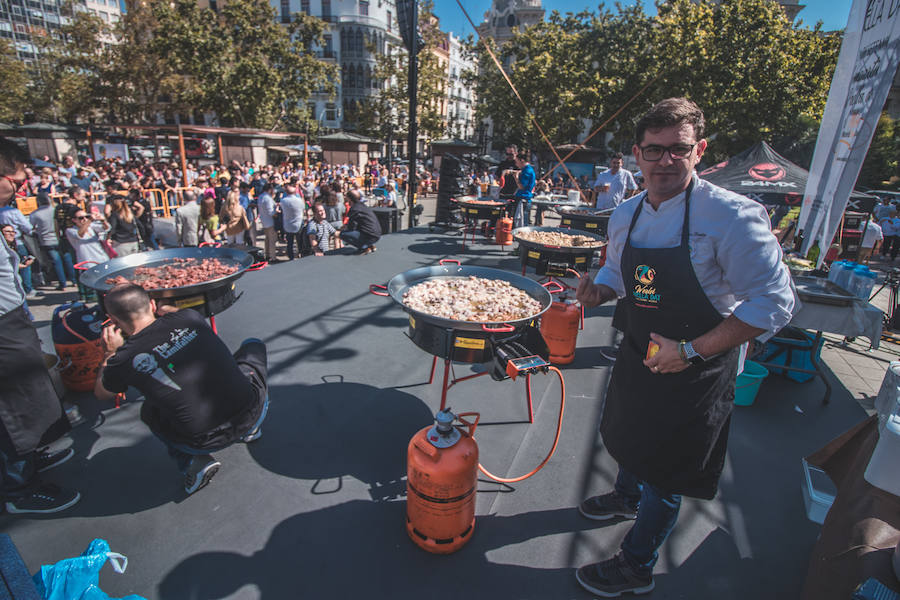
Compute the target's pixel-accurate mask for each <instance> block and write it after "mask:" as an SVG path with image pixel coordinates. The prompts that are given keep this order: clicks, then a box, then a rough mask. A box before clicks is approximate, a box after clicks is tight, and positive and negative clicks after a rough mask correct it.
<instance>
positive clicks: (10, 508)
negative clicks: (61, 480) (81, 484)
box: [6, 483, 81, 515]
mask: <svg viewBox="0 0 900 600" xmlns="http://www.w3.org/2000/svg"><path fill="white" fill-rule="evenodd" d="M79 500H81V494H79V493H78V492H74V491H70V490H64V489H62V488H60V487H59V486H58V485H54V484H52V483H44V484H41V485H40V486H38V487H37V488H35V489H33V490H31V491H30V492H26V493H25V495H23V496H21V497H19V498H12V499H8V500H7V501H6V512H8V513H10V514H14V515H26V514H49V513H55V512H59V511H61V510H66V509H67V508H69V507H70V506H74V505H75V504H77V503H78V501H79Z"/></svg>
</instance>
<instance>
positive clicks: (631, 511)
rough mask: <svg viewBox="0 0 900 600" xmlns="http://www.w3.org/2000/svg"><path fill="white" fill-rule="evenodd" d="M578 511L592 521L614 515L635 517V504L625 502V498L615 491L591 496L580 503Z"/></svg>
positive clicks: (626, 517) (609, 517)
mask: <svg viewBox="0 0 900 600" xmlns="http://www.w3.org/2000/svg"><path fill="white" fill-rule="evenodd" d="M578 511H579V512H580V513H581V514H582V515H584V516H585V517H587V518H588V519H592V520H594V521H605V520H607V519H612V518H614V517H622V518H625V519H636V518H637V506H636V505H635V506H632V505H631V504H629V503H628V502H626V501H625V498H623V497H622V496H620V495H619V493H618V492H615V491H613V492H610V493H608V494H603V495H602V496H591V497H590V498H588V499H587V500H585V501H584V502H582V503H581V505H580V506H579V507H578Z"/></svg>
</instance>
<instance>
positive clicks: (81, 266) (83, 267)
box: [72, 260, 100, 271]
mask: <svg viewBox="0 0 900 600" xmlns="http://www.w3.org/2000/svg"><path fill="white" fill-rule="evenodd" d="M99 264H100V263H98V262H97V261H96V260H83V261H81V262H80V263H78V264H76V265H72V267H73V268H75V269H78V270H79V271H87V270H88V269H90V267H88V266H86V265H99Z"/></svg>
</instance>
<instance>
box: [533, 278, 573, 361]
mask: <svg viewBox="0 0 900 600" xmlns="http://www.w3.org/2000/svg"><path fill="white" fill-rule="evenodd" d="M580 322H581V310H580V309H579V308H578V307H577V306H576V305H575V302H574V301H573V300H569V299H568V298H566V295H565V294H562V295H560V297H559V300H558V301H556V302H554V303H552V304H551V305H550V308H549V309H547V312H545V313H544V314H543V315H541V335H542V336H544V341H545V342H547V348H548V349H549V350H550V362H552V363H553V364H557V365H567V364H569V363H570V362H572V361H573V360H575V342H576V341H577V339H578V324H579V323H580Z"/></svg>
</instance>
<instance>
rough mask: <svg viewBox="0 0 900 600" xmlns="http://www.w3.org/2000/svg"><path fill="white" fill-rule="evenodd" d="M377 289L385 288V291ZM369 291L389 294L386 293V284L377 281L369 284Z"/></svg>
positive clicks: (382, 294)
mask: <svg viewBox="0 0 900 600" xmlns="http://www.w3.org/2000/svg"><path fill="white" fill-rule="evenodd" d="M379 290H385V291H383V292H382V291H379ZM369 293H372V294H375V295H376V296H389V295H390V294H388V293H387V286H383V285H378V284H377V283H373V284H372V285H370V286H369Z"/></svg>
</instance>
